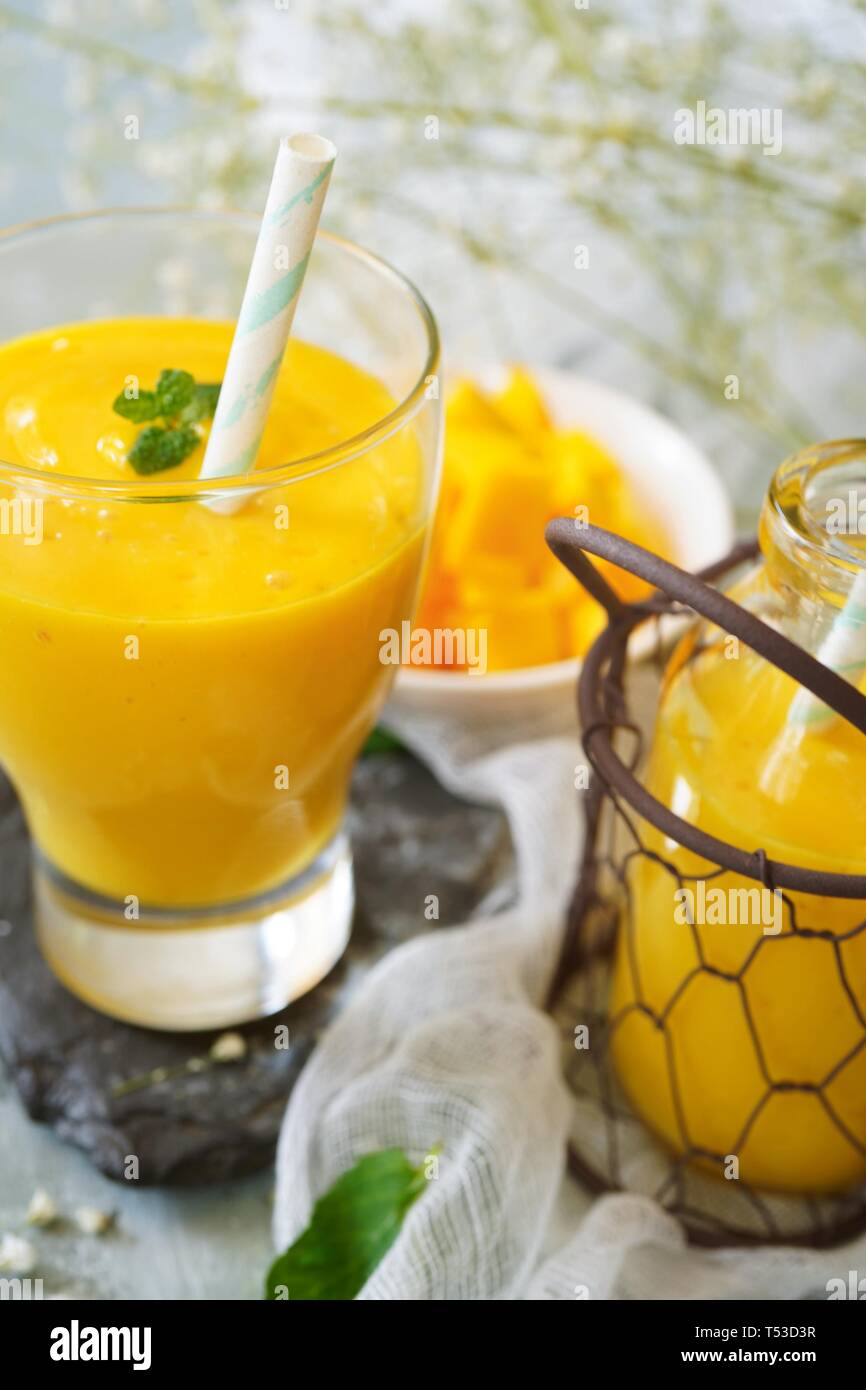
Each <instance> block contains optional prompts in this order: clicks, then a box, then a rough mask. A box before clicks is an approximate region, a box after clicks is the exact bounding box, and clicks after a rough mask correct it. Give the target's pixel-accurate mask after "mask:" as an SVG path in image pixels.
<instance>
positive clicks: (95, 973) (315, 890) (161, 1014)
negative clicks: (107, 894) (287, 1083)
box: [33, 834, 354, 1032]
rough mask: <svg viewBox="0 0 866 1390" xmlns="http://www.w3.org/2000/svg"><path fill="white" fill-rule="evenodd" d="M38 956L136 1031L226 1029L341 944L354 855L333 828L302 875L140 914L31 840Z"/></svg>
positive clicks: (294, 989) (280, 999)
mask: <svg viewBox="0 0 866 1390" xmlns="http://www.w3.org/2000/svg"><path fill="white" fill-rule="evenodd" d="M34 854H35V862H34V870H33V879H34V902H35V908H36V925H37V934H38V938H39V945H40V948H41V950H42V954H43V955H44V957H45V959H46V960H47V962H48V964H49V965H50V967H51V969H52V970H53V971H54V973H55V975H57V976H58V978H59V979H60V980H61V981H62V982H63V984H64V985H65V986H66V988H67V989H70V990H71V991H72V992H73V994H77V995H78V997H79V998H80V999H83V1000H84V1001H85V1002H86V1003H88V1004H90V1005H91V1006H92V1007H93V1008H94V1009H99V1010H100V1011H101V1012H102V1013H106V1014H110V1015H111V1016H112V1017H113V1018H120V1019H123V1020H124V1021H125V1022H127V1023H135V1024H139V1025H140V1026H141V1027H144V1028H164V1029H168V1030H171V1031H177V1032H190V1031H195V1030H197V1029H209V1028H225V1027H228V1026H230V1025H233V1024H238V1023H248V1022H250V1021H251V1020H252V1019H256V1018H264V1017H266V1016H267V1015H268V1014H272V1013H276V1012H277V1011H278V1010H279V1009H282V1008H284V1007H285V1005H286V1004H288V1003H290V1002H291V1001H292V1000H293V999H297V998H298V997H299V996H300V995H302V994H306V993H307V992H308V991H309V990H311V989H312V988H313V986H314V985H317V984H318V983H319V981H320V980H321V979H323V977H324V976H325V975H327V973H328V971H329V970H330V969H331V967H332V966H333V965H334V964H335V963H336V962H337V961H338V960H339V958H340V956H341V955H342V954H343V951H344V950H345V948H346V943H347V941H348V939H349V929H350V926H351V920H352V910H353V907H354V890H353V884H352V856H351V852H350V850H349V845H348V841H347V840H346V838H345V836H344V835H343V834H338V835H337V836H335V838H334V839H333V840H332V841H331V842H330V844H329V845H328V846H327V847H326V848H325V849H324V850H323V851H322V853H321V854H320V855H319V856H318V857H317V858H316V859H315V860H314V862H313V863H312V864H311V865H310V866H309V868H308V869H306V870H305V871H304V872H303V873H302V874H299V875H297V876H296V877H295V878H293V879H291V880H290V881H289V882H287V883H284V884H282V885H281V886H280V887H279V888H276V889H273V890H272V891H271V892H268V893H265V894H262V895H260V896H259V897H256V898H250V899H247V900H246V901H244V902H239V903H229V904H226V905H224V906H215V907H206V908H186V909H185V908H177V909H173V908H158V909H147V908H145V907H144V906H143V905H142V906H141V907H140V909H139V910H138V915H137V917H136V918H135V919H134V920H130V912H131V909H130V907H129V905H128V904H127V903H123V902H115V901H113V900H112V899H110V898H103V897H100V896H99V895H98V894H96V893H91V892H89V891H88V890H87V889H85V888H82V887H81V886H80V885H79V884H77V883H74V882H73V881H72V880H71V879H68V878H67V877H66V876H65V875H64V874H62V873H60V872H59V870H57V869H55V868H54V866H53V865H52V864H50V863H49V862H48V861H47V860H46V859H45V858H44V856H42V855H41V854H40V853H39V851H38V850H36V849H35V847H34Z"/></svg>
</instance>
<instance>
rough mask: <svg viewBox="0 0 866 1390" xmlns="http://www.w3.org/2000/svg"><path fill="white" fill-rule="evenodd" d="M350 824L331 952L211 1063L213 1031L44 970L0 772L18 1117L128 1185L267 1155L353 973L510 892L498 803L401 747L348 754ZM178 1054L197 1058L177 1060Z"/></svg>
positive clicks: (224, 1169)
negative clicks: (451, 788)
mask: <svg viewBox="0 0 866 1390" xmlns="http://www.w3.org/2000/svg"><path fill="white" fill-rule="evenodd" d="M349 829H350V834H351V837H352V841H353V845H354V850H355V870H356V888H357V897H358V907H357V912H356V921H355V925H354V930H353V934H352V939H351V942H350V945H349V948H348V950H347V952H346V954H345V955H344V957H343V959H342V960H341V961H340V962H339V964H338V965H337V966H336V967H335V969H334V970H333V971H332V972H331V974H330V975H329V976H328V977H327V979H325V980H324V981H323V982H322V983H321V984H320V985H319V986H318V987H317V988H316V989H315V990H313V991H312V992H311V993H310V994H308V995H306V996H305V997H304V998H303V999H301V1000H298V1001H297V1002H296V1003H294V1004H292V1005H290V1006H289V1008H287V1009H285V1010H284V1011H283V1012H282V1013H281V1014H277V1015H274V1016H272V1017H271V1018H269V1019H266V1020H262V1021H261V1022H259V1023H254V1024H249V1025H247V1026H245V1027H243V1028H241V1029H238V1030H237V1031H238V1032H240V1033H241V1034H242V1036H243V1038H244V1040H245V1043H246V1053H245V1055H244V1056H243V1058H242V1059H240V1060H239V1061H234V1062H231V1063H222V1064H217V1063H212V1062H210V1061H209V1060H207V1059H208V1052H209V1049H210V1047H211V1045H212V1043H213V1041H214V1039H215V1038H216V1037H217V1036H218V1034H217V1033H158V1032H151V1031H148V1030H146V1029H143V1028H136V1027H132V1026H130V1025H127V1024H124V1023H119V1022H116V1021H114V1020H112V1019H108V1018H105V1017H103V1016H102V1015H101V1014H98V1013H96V1012H95V1011H94V1010H93V1009H91V1008H89V1007H88V1005H86V1004H83V1003H82V1002H81V1001H80V1000H78V999H76V998H75V997H74V996H73V995H72V994H70V993H69V992H68V991H67V990H66V989H65V988H64V987H63V986H62V985H61V984H60V983H59V982H58V981H57V980H55V978H54V976H53V975H52V974H51V972H50V971H49V969H48V967H47V966H46V965H45V964H44V962H43V961H42V959H41V957H40V955H39V952H38V949H37V947H36V942H35V936H34V932H33V924H32V916H31V904H30V880H29V860H30V849H29V840H28V836H27V830H26V827H25V825H24V821H23V818H22V815H21V811H20V809H19V807H18V803H17V800H16V798H15V794H14V792H13V791H12V788H11V787H10V785H9V783H8V782H7V781H6V780H5V779H3V777H2V774H0V1057H2V1059H3V1062H4V1063H5V1065H6V1068H7V1070H8V1072H9V1075H10V1076H11V1078H12V1080H13V1082H14V1084H15V1086H16V1087H17V1089H18V1092H19V1093H20V1096H21V1099H22V1101H23V1103H24V1105H25V1107H26V1109H27V1111H28V1113H29V1114H30V1116H31V1117H32V1119H34V1120H38V1121H41V1122H44V1123H46V1124H50V1125H51V1126H53V1128H54V1129H55V1130H56V1132H57V1133H58V1134H59V1135H60V1136H61V1137H62V1138H63V1139H65V1140H67V1141H68V1142H69V1143H72V1144H75V1145H76V1146H77V1147H78V1148H80V1149H82V1150H83V1151H84V1152H85V1154H86V1155H87V1156H88V1158H89V1159H90V1160H91V1162H92V1163H93V1164H95V1166H96V1167H97V1168H98V1169H100V1170H101V1171H102V1172H103V1173H105V1174H106V1175H107V1176H108V1177H111V1178H116V1179H121V1178H123V1176H124V1167H125V1164H126V1162H127V1157H128V1156H129V1155H134V1156H135V1157H136V1158H137V1160H138V1174H137V1176H138V1181H139V1182H140V1183H141V1184H142V1185H153V1184H176V1185H197V1184H206V1183H214V1182H221V1181H224V1180H225V1179H226V1178H231V1177H237V1176H240V1175H242V1174H246V1173H251V1172H254V1171H256V1170H257V1169H260V1168H263V1167H265V1166H266V1165H268V1164H269V1163H270V1162H271V1160H272V1158H273V1154H274V1148H275V1145H276V1139H277V1134H278V1131H279V1127H280V1123H281V1121H282V1117H283V1114H284V1111H285V1107H286V1101H287V1099H288V1096H289V1093H290V1091H291V1088H292V1086H293V1085H294V1083H295V1080H296V1079H297V1077H298V1074H299V1073H300V1070H301V1068H302V1066H303V1064H304V1062H305V1061H306V1059H307V1057H308V1055H309V1053H310V1051H311V1049H312V1047H313V1046H314V1044H315V1041H316V1038H317V1036H318V1034H319V1033H320V1032H321V1030H322V1028H323V1027H324V1026H325V1025H326V1023H327V1022H328V1020H329V1019H330V1018H331V1017H332V1016H333V1014H334V1013H335V1011H336V1010H338V1009H339V1008H340V1007H341V1005H342V1004H343V1003H344V1001H345V1000H346V998H347V997H348V995H349V994H350V993H351V991H352V989H353V988H354V987H355V986H356V984H357V983H358V981H359V979H360V978H361V977H362V975H363V973H364V972H365V971H367V970H369V969H370V967H371V966H372V965H373V964H374V963H375V962H376V961H377V960H378V959H379V958H380V957H381V956H382V955H383V954H384V953H385V952H386V951H388V950H389V949H391V948H392V947H393V946H395V945H396V944H398V943H399V942H401V941H405V940H408V939H410V938H411V937H413V936H416V935H418V934H420V933H421V932H424V931H429V930H431V929H435V930H442V929H447V928H448V926H453V925H455V924H458V923H460V922H463V921H465V920H466V918H467V917H469V916H471V915H472V914H473V913H476V912H478V911H479V909H481V908H482V906H487V905H489V903H490V902H491V901H495V902H496V903H497V905H498V904H499V903H504V902H506V901H507V900H508V899H509V897H510V896H511V894H512V892H513V882H514V864H513V857H512V851H511V844H510V839H509V834H508V828H507V823H506V821H505V819H504V817H503V816H502V814H501V813H500V812H499V811H498V810H496V809H493V808H490V807H484V806H475V805H469V804H467V803H464V802H461V801H458V800H456V799H455V798H454V797H452V796H451V795H450V794H449V793H447V792H446V791H444V790H443V789H442V788H441V787H440V786H439V785H438V783H437V782H436V781H435V780H434V779H433V777H432V776H431V775H430V774H429V773H428V772H427V771H426V769H425V768H423V767H422V766H421V764H420V763H418V762H417V761H416V760H415V759H414V758H412V757H411V756H410V755H409V754H407V753H404V752H387V753H378V754H374V755H370V756H367V757H365V758H363V759H362V760H361V762H360V763H359V764H358V766H357V768H356V771H355V776H354V781H353V786H352V798H351V808H350V816H349ZM431 893H435V894H436V895H437V896H438V898H439V919H438V921H435V922H431V921H428V920H427V919H426V918H425V915H424V904H425V898H426V897H427V895H428V894H431ZM279 1023H285V1024H286V1025H287V1026H288V1029H289V1034H288V1036H289V1044H290V1045H289V1046H288V1047H287V1048H285V1049H275V1047H274V1027H275V1025H276V1024H279ZM198 1059H204V1065H203V1066H201V1063H200V1062H199V1061H198ZM190 1061H192V1064H193V1067H194V1068H195V1067H198V1066H201V1069H200V1070H189V1069H188V1067H189V1063H190ZM162 1069H164V1071H165V1075H164V1074H163V1070H162ZM154 1073H156V1076H154Z"/></svg>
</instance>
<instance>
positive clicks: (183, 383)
mask: <svg viewBox="0 0 866 1390" xmlns="http://www.w3.org/2000/svg"><path fill="white" fill-rule="evenodd" d="M194 395H195V377H194V376H192V375H191V373H190V372H179V371H176V370H174V369H172V370H170V371H165V372H160V374H159V380H158V381H157V383H156V401H157V405H158V406H159V414H160V415H163V416H168V417H169V418H170V417H171V416H172V415H179V414H180V412H181V411H182V410H183V408H184V406H185V405H189V403H190V401H191V400H192V398H193V396H194Z"/></svg>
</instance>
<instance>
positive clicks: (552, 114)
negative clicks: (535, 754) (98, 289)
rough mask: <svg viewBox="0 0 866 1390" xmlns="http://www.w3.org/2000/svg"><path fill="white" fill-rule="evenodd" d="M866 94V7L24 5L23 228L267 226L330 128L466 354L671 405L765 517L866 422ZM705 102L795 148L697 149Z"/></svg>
mask: <svg viewBox="0 0 866 1390" xmlns="http://www.w3.org/2000/svg"><path fill="white" fill-rule="evenodd" d="M864 76H866V0H810V2H808V3H807V0H784V2H783V0H779V2H778V3H773V0H770V3H766V4H764V5H762V6H761V7H760V8H759V7H758V6H757V5H755V4H754V3H753V0H749V2H748V3H747V0H728V2H727V3H720V0H691V3H689V4H688V5H684V4H682V3H675V2H674V0H640V2H639V0H607V3H603V0H588V7H587V8H578V7H577V5H576V4H575V0H498V2H497V3H495V4H493V3H490V0H487V2H486V3H483V2H482V0H437V3H435V4H433V3H429V0H377V3H376V5H370V4H369V2H368V0H367V3H364V0H329V3H328V4H327V5H322V4H320V3H317V0H228V2H226V0H185V3H180V4H179V3H176V2H175V3H169V2H168V0H125V3H122V4H118V3H109V2H108V0H36V3H34V0H29V3H26V2H25V0H19V3H18V6H17V7H16V6H15V5H6V4H0V93H2V96H0V102H2V108H0V121H2V138H0V150H2V151H3V154H2V155H0V201H2V221H3V222H4V223H7V222H12V221H17V220H23V219H27V218H30V217H38V216H44V215H48V214H51V213H54V212H58V211H62V210H64V209H68V208H72V209H75V210H81V209H85V208H87V207H92V206H99V205H101V204H110V203H136V202H139V203H141V202H144V203H153V202H159V201H162V202H193V203H199V204H206V205H213V206H222V205H236V206H243V207H248V208H251V209H254V210H258V209H259V208H260V207H261V205H262V202H263V199H264V195H265V191H266V185H267V179H268V173H269V169H270V165H271V162H272V157H273V141H274V139H275V137H276V135H277V134H279V133H281V132H283V131H286V130H290V129H292V128H304V127H315V128H318V129H321V130H322V131H323V132H324V133H327V134H328V135H330V136H331V137H332V138H334V139H335V140H336V142H337V144H338V146H339V148H340V158H339V165H338V173H337V176H336V177H335V179H334V183H333V186H332V192H331V195H330V197H329V202H328V211H327V221H328V224H329V225H330V226H331V227H333V228H335V229H336V230H339V231H342V232H344V233H345V234H347V235H349V236H352V237H354V238H356V239H358V240H360V241H362V242H364V243H366V244H367V245H369V246H371V247H372V248H373V249H375V250H377V251H379V252H380V253H381V254H384V255H386V256H388V257H389V258H390V259H392V260H394V261H395V262H396V263H397V264H398V265H399V266H400V267H401V269H403V270H405V271H406V272H407V273H408V274H409V275H410V276H411V277H412V278H414V279H415V280H416V281H417V282H418V283H419V285H420V286H421V288H422V289H423V290H424V291H425V293H426V294H427V295H428V297H429V298H430V300H431V301H432V303H433V307H434V309H435V310H436V312H437V314H438V316H439V318H440V321H441V323H442V326H443V329H444V334H445V342H446V351H447V355H448V358H449V359H450V360H451V361H452V362H453V361H457V362H459V361H460V360H467V359H478V358H482V359H486V358H503V357H505V358H511V359H516V360H525V361H530V362H531V361H533V360H535V361H546V362H554V363H558V364H561V365H572V366H575V367H576V368H577V369H578V370H580V371H581V372H585V373H586V374H588V375H591V376H594V377H597V378H600V379H603V380H607V381H610V382H612V383H614V384H617V385H619V386H621V387H623V388H624V389H626V390H630V391H632V392H633V393H634V394H636V395H638V396H640V397H642V398H644V399H645V400H648V401H650V402H652V403H654V404H656V405H658V406H659V407H660V408H661V409H663V410H665V411H667V412H668V413H670V414H671V415H673V416H674V417H675V418H676V419H678V420H679V421H680V422H681V423H683V424H685V425H686V426H687V427H688V428H690V429H691V430H692V431H693V432H694V433H695V434H696V435H697V436H698V438H699V439H700V440H701V441H702V443H703V444H704V445H705V447H707V449H708V450H709V452H710V453H711V455H712V457H713V458H714V459H715V461H716V463H717V464H718V466H719V468H720V470H721V471H722V474H723V476H724V477H725V479H726V481H727V483H728V485H729V487H730V488H731V490H732V492H733V494H734V496H735V500H736V502H737V506H738V510H739V512H740V516H741V519H742V520H743V521H744V522H748V521H749V520H750V519H751V517H752V516H753V514H754V509H755V507H756V506H757V503H758V501H759V499H760V496H761V494H762V492H763V489H764V486H765V484H766V480H767V478H768V476H769V474H770V472H771V471H772V469H773V467H774V466H775V464H776V463H777V462H778V460H779V459H780V458H781V457H782V455H783V454H784V453H785V452H787V451H788V450H789V449H790V448H791V447H793V446H795V445H796V444H798V443H802V442H806V441H808V440H809V439H815V438H819V437H831V436H839V435H843V434H848V433H864V432H866V425H864V420H863V414H864V387H863V381H864V374H866V371H864V369H866V313H864V309H866V277H864V274H863V261H864V250H866V238H864V213H866V158H864V155H866V82H864ZM698 101H705V102H706V103H707V105H708V106H718V107H722V108H725V109H727V108H729V107H769V108H778V109H780V110H781V111H782V113H783V114H782V119H783V127H782V129H783V147H782V150H781V152H780V153H779V154H778V155H777V156H771V155H768V154H765V153H764V151H763V149H762V147H761V146H760V145H747V146H739V147H733V146H709V145H678V144H677V143H676V142H675V140H674V122H675V113H676V111H677V110H678V109H680V108H694V107H695V105H696V103H697V102H698ZM130 116H135V117H136V118H137V122H138V124H137V138H129V130H130V123H129V119H128V118H129V117H130ZM579 247H583V248H585V251H584V252H582V253H580V254H578V252H577V248H579ZM731 376H736V377H737V378H738V381H739V396H738V398H737V399H727V398H726V395H725V384H726V381H727V380H728V379H729V378H730V377H731Z"/></svg>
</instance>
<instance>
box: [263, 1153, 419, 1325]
mask: <svg viewBox="0 0 866 1390" xmlns="http://www.w3.org/2000/svg"><path fill="white" fill-rule="evenodd" d="M425 1181H426V1180H425V1175H424V1168H423V1166H422V1167H419V1168H415V1167H413V1165H412V1164H411V1163H410V1162H409V1159H408V1158H407V1157H406V1155H405V1153H404V1152H403V1150H402V1149H382V1150H380V1151H379V1152H378V1153H372V1154H366V1155H365V1156H364V1158H362V1159H360V1160H359V1161H358V1162H357V1163H356V1164H355V1166H354V1168H350V1169H349V1171H348V1172H347V1173H344V1174H343V1176H342V1177H341V1178H339V1179H338V1180H337V1182H336V1183H335V1184H334V1186H333V1187H332V1188H331V1190H330V1192H326V1193H325V1195H324V1197H320V1198H319V1200H318V1202H317V1203H316V1205H315V1206H314V1208H313V1214H312V1216H311V1218H310V1224H309V1226H308V1227H307V1229H306V1230H305V1231H303V1232H302V1234H301V1235H300V1236H299V1237H298V1239H297V1240H296V1241H295V1243H294V1245H290V1246H289V1248H288V1250H287V1251H286V1252H285V1254H284V1255H280V1256H279V1257H278V1258H277V1259H276V1260H275V1261H274V1263H273V1264H272V1265H271V1268H270V1271H269V1273H268V1277H267V1280H266V1282H265V1297H266V1298H270V1299H286V1298H288V1299H290V1300H302V1301H310V1300H313V1299H317V1300H332V1299H341V1300H343V1299H353V1298H354V1297H355V1295H356V1294H357V1293H359V1292H360V1290H361V1289H362V1288H363V1286H364V1284H365V1283H366V1282H367V1280H368V1279H369V1277H370V1275H371V1274H372V1273H373V1270H374V1269H375V1268H376V1266H377V1265H378V1264H379V1262H380V1261H381V1260H382V1258H383V1256H384V1255H385V1254H387V1252H388V1250H389V1249H390V1248H391V1246H392V1245H393V1243H394V1241H395V1240H396V1238H397V1235H398V1234H399V1231H400V1227H401V1226H402V1224H403V1219H404V1217H405V1215H406V1213H407V1211H408V1210H409V1208H410V1207H411V1205H412V1203H413V1202H415V1201H417V1199H418V1197H420V1195H421V1193H422V1192H423V1191H424V1187H425Z"/></svg>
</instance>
